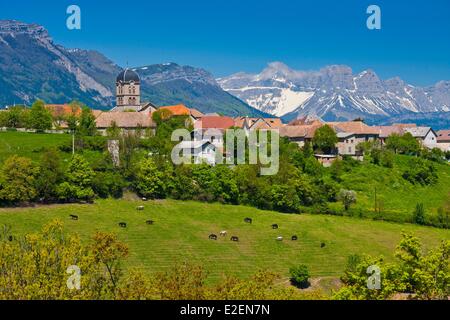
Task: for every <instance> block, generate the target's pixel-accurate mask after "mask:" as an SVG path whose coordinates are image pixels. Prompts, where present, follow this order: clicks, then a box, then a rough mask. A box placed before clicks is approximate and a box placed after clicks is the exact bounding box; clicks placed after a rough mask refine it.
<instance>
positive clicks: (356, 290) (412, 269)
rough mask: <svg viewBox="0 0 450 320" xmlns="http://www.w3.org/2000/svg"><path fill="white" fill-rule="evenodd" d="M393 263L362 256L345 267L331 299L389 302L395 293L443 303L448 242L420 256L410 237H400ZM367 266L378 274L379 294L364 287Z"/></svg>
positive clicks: (449, 289)
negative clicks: (372, 267) (376, 268)
mask: <svg viewBox="0 0 450 320" xmlns="http://www.w3.org/2000/svg"><path fill="white" fill-rule="evenodd" d="M395 257H396V258H397V261H396V262H395V263H390V264H388V263H386V262H385V261H384V259H382V258H381V257H380V258H373V257H370V256H364V257H363V258H362V259H358V260H357V261H355V263H354V264H353V266H352V267H351V268H350V267H347V270H346V271H345V274H344V276H343V277H342V278H341V280H342V282H343V283H344V286H343V287H342V288H341V289H340V290H339V291H338V292H337V293H336V294H335V295H334V299H346V300H349V299H358V300H368V299H390V298H392V296H393V295H394V294H397V293H409V294H410V295H412V297H413V299H430V300H431V299H445V300H446V299H447V298H448V296H449V295H450V286H449V283H450V263H449V262H450V261H449V259H450V241H448V240H447V241H442V242H441V244H440V245H439V246H438V247H436V248H434V249H432V250H430V251H429V252H428V254H427V255H424V254H423V253H422V245H421V243H420V241H419V239H418V238H416V237H414V236H413V235H412V234H407V233H403V234H402V240H401V241H400V243H399V244H398V246H397V248H396V250H395ZM370 266H376V267H378V268H379V270H380V275H381V279H380V280H381V283H380V286H381V287H380V290H372V289H369V288H368V286H367V281H368V277H369V275H368V273H367V270H368V268H369V267H370Z"/></svg>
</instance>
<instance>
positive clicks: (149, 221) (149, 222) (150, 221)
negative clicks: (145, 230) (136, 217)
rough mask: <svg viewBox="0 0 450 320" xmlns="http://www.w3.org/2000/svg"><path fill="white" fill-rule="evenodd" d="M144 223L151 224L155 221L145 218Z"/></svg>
mask: <svg viewBox="0 0 450 320" xmlns="http://www.w3.org/2000/svg"><path fill="white" fill-rule="evenodd" d="M145 223H146V224H149V225H152V224H154V223H155V221H153V220H147V221H146V222H145Z"/></svg>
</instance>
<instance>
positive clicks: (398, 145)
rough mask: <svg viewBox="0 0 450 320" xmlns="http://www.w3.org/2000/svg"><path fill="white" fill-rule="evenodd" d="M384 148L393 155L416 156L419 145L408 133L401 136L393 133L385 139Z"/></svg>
mask: <svg viewBox="0 0 450 320" xmlns="http://www.w3.org/2000/svg"><path fill="white" fill-rule="evenodd" d="M386 148H387V149H390V150H392V151H394V152H395V153H402V154H418V153H419V151H420V144H419V142H418V141H417V140H416V138H414V137H413V135H412V134H411V133H409V132H407V133H405V134H403V135H399V134H397V133H393V134H391V135H390V136H389V137H388V138H387V139H386Z"/></svg>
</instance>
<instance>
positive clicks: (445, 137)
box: [437, 130, 450, 143]
mask: <svg viewBox="0 0 450 320" xmlns="http://www.w3.org/2000/svg"><path fill="white" fill-rule="evenodd" d="M437 136H438V137H437V141H438V142H441V143H442V142H450V130H440V131H438V132H437Z"/></svg>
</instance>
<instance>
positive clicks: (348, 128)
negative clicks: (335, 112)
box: [327, 121, 379, 134]
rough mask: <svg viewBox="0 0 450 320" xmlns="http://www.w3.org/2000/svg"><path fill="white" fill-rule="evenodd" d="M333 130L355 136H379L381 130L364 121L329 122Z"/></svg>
mask: <svg viewBox="0 0 450 320" xmlns="http://www.w3.org/2000/svg"><path fill="white" fill-rule="evenodd" d="M327 124H328V125H329V126H330V127H332V128H333V129H335V130H336V129H337V130H340V131H343V132H348V133H355V134H379V130H378V129H377V128H375V127H370V126H368V125H367V124H365V123H364V122H362V121H347V122H327Z"/></svg>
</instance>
